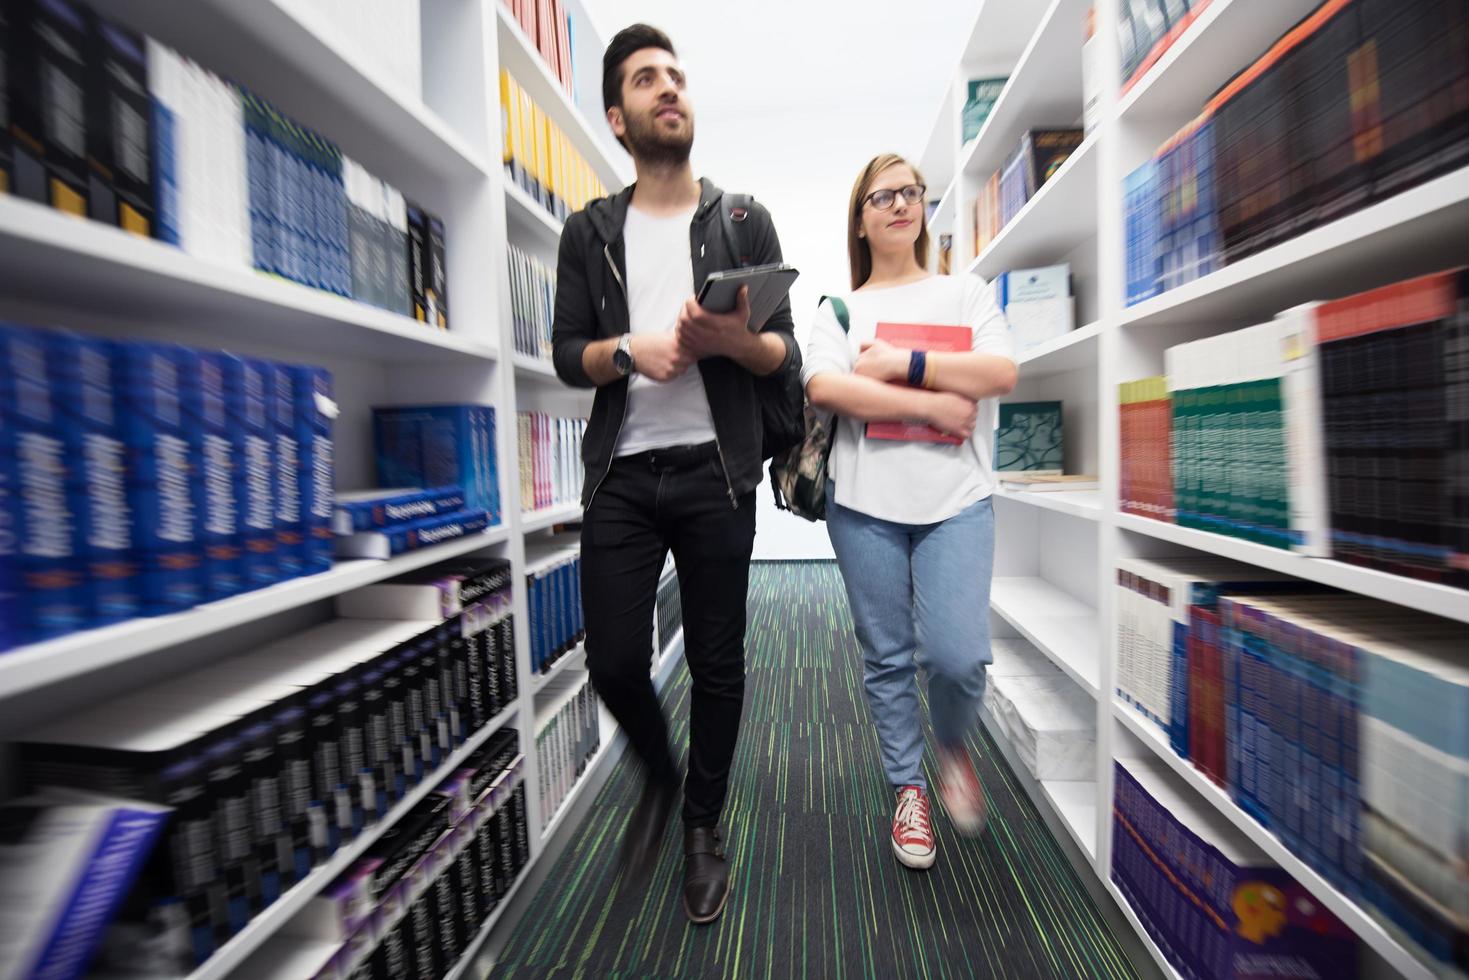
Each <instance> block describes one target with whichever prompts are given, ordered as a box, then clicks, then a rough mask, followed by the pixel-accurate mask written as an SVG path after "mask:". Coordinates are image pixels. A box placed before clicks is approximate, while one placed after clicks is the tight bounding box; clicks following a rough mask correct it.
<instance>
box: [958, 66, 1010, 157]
mask: <svg viewBox="0 0 1469 980" xmlns="http://www.w3.org/2000/svg"><path fill="white" fill-rule="evenodd" d="M1008 81H1009V79H1008V78H1003V77H1002V78H972V79H970V80H969V86H968V89H969V98H968V99H966V100H965V102H964V113H963V128H964V139H963V142H965V143H968V142H969V141H970V140H972V139H974V138H975V137H976V136H978V135H979V131H980V130H981V129H983V128H984V123H985V120H986V119H988V118H989V117H990V111H991V110H993V109H994V107H995V103H996V102H998V101H999V100H1000V93H1001V92H1003V91H1005V83H1006V82H1008Z"/></svg>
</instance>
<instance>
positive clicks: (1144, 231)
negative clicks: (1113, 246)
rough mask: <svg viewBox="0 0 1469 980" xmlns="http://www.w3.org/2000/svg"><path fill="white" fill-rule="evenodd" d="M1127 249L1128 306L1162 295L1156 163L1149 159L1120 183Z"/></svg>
mask: <svg viewBox="0 0 1469 980" xmlns="http://www.w3.org/2000/svg"><path fill="white" fill-rule="evenodd" d="M1122 190H1123V223H1124V225H1125V230H1124V231H1125V239H1126V247H1127V260H1126V269H1127V273H1126V279H1127V305H1128V306H1132V305H1134V304H1135V303H1141V302H1142V301H1143V300H1145V299H1151V298H1152V297H1154V296H1156V295H1158V294H1159V293H1160V292H1162V286H1161V282H1160V276H1161V268H1160V263H1159V255H1158V235H1159V202H1158V161H1157V160H1149V161H1147V162H1146V163H1144V164H1143V165H1142V166H1140V167H1138V168H1137V169H1136V170H1134V171H1133V172H1132V173H1130V174H1128V175H1127V178H1126V179H1125V180H1124V181H1123V183H1122Z"/></svg>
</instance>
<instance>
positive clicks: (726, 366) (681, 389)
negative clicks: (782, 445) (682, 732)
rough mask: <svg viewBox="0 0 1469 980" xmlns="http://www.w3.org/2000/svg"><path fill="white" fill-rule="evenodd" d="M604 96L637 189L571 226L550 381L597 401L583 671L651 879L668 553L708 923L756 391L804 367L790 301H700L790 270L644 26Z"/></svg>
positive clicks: (690, 844) (717, 886)
mask: <svg viewBox="0 0 1469 980" xmlns="http://www.w3.org/2000/svg"><path fill="white" fill-rule="evenodd" d="M602 99H603V102H604V104H605V106H606V112H607V122H608V124H609V125H610V126H611V128H612V132H613V133H614V134H615V135H616V136H617V139H618V141H619V142H620V143H621V144H622V145H623V146H624V147H626V149H627V151H628V152H629V153H630V154H632V158H633V162H634V164H635V165H636V169H637V181H636V182H635V183H634V184H633V186H631V187H629V188H627V189H625V190H623V191H622V192H621V193H619V194H616V195H614V196H612V197H609V198H604V199H601V200H597V201H593V202H592V203H591V204H589V205H588V206H587V208H586V209H585V210H584V211H580V212H578V213H576V214H574V215H572V216H571V218H570V219H568V220H567V222H566V228H565V231H564V232H563V233H562V236H561V246H560V255H559V259H558V267H557V277H558V279H557V289H556V310H555V323H554V327H553V334H552V339H553V347H554V358H555V365H556V373H557V375H558V376H559V377H560V378H561V379H562V380H563V381H564V382H566V383H567V384H570V385H573V386H576V387H583V388H587V387H595V388H596V389H597V392H596V396H595V400H594V402H593V406H592V415H591V419H590V420H589V422H588V425H587V432H586V436H585V441H584V443H583V445H582V459H583V461H584V462H585V464H586V473H587V476H586V483H585V485H584V486H583V488H582V505H583V506H584V507H585V516H584V519H583V524H582V594H583V604H584V612H585V616H586V625H587V642H586V648H587V667H588V670H589V672H590V674H591V677H592V682H593V683H594V684H595V685H596V689H597V693H598V694H599V695H600V697H601V698H602V701H603V702H604V703H605V704H606V705H607V707H608V708H609V709H610V710H611V712H612V714H613V715H614V716H615V717H616V718H617V721H618V723H619V724H620V725H622V727H623V729H624V730H625V731H626V732H627V733H628V737H629V739H630V740H631V743H632V746H633V748H634V750H635V751H636V752H637V754H638V756H639V758H640V759H641V760H642V762H643V764H644V767H645V779H646V782H645V784H644V788H643V795H642V799H641V800H640V801H639V804H638V807H637V810H636V811H635V812H634V813H633V815H632V818H631V820H630V821H629V824H628V828H627V832H626V839H625V841H624V845H623V866H624V870H625V872H627V873H630V874H632V875H642V874H645V873H646V871H647V870H649V869H651V867H652V866H653V864H654V863H655V862H656V860H657V852H658V848H659V845H660V844H661V843H662V839H663V835H664V833H665V831H666V827H667V822H668V817H669V812H670V810H671V809H672V807H673V804H674V803H675V802H676V800H677V798H678V790H679V782H680V779H679V774H678V770H677V768H676V766H675V763H674V761H673V753H672V751H671V748H670V746H669V744H668V727H667V722H666V720H665V719H664V717H663V713H662V711H661V710H660V708H659V705H658V699H657V694H656V692H655V691H654V689H653V684H652V681H651V680H650V678H649V670H650V666H651V655H652V629H653V610H654V602H655V595H656V590H657V584H658V578H659V574H660V572H661V570H662V567H663V563H664V559H665V556H666V555H667V553H668V551H669V550H670V549H671V550H672V552H673V556H674V560H675V562H676V564H677V567H678V578H679V590H680V593H681V596H682V604H683V620H684V650H685V656H686V658H687V661H688V667H689V673H690V675H691V676H692V682H693V683H692V697H691V700H690V707H689V765H688V776H687V779H686V780H685V781H684V784H683V796H684V803H683V822H684V855H685V865H684V908H685V911H686V912H687V913H688V916H689V918H690V919H691V920H692V921H694V922H696V923H707V922H712V921H714V920H715V919H717V918H718V917H719V915H720V913H721V912H723V910H724V905H725V900H726V899H727V897H728V894H729V870H728V867H727V865H726V863H725V860H724V848H723V843H722V838H721V835H720V831H719V829H718V824H719V817H720V813H721V811H722V809H723V806H724V800H725V793H726V787H727V784H728V781H729V769H730V763H731V760H732V759H733V757H734V750H735V743H736V739H737V737H738V734H739V726H740V714H741V709H742V706H743V701H744V689H745V687H744V685H745V662H744V642H745V599H746V588H747V583H748V578H749V566H750V553H751V550H752V548H753V546H754V538H755V488H756V487H757V486H758V485H759V483H760V475H761V462H762V452H761V440H762V423H761V408H760V401H759V395H758V393H757V381H756V379H757V378H765V377H770V376H774V375H780V373H781V372H789V371H797V372H799V370H800V353H799V351H798V349H797V347H796V343H795V339H794V337H793V335H792V322H791V313H790V305H789V303H788V302H786V303H782V304H781V306H780V308H779V309H778V310H777V311H776V312H775V314H774V315H773V316H771V317H770V319H769V320H768V321H767V322H766V323H765V324H764V326H763V328H762V329H761V330H760V332H758V333H754V332H751V331H750V330H749V329H748V320H749V305H748V302H747V300H746V298H745V296H744V295H743V294H742V295H741V297H740V302H739V305H738V307H737V308H736V309H735V310H734V312H732V313H727V314H717V313H711V312H708V311H705V310H704V309H702V308H701V307H700V306H699V304H698V303H697V301H696V300H695V299H694V293H695V290H696V288H697V287H698V286H699V285H701V284H702V283H703V281H704V279H705V277H706V276H707V275H708V274H709V273H711V272H714V271H717V270H721V269H728V268H734V267H737V266H739V265H741V264H756V265H758V264H764V263H767V262H779V261H780V257H781V256H780V244H779V242H778V241H777V239H776V234H775V228H774V225H773V224H772V223H771V221H770V217H769V215H768V214H767V213H766V211H765V210H764V209H763V208H761V207H760V206H759V205H755V204H753V203H750V205H749V206H748V207H746V206H743V205H741V206H739V207H733V206H731V205H730V204H729V202H726V201H725V199H724V193H723V192H722V191H721V190H720V189H719V188H717V187H715V186H714V185H713V184H712V183H711V182H710V181H708V180H707V179H704V180H696V179H695V178H694V176H693V170H692V168H691V167H690V164H689V152H690V149H691V148H692V146H693V141H694V115H693V109H692V106H691V104H690V102H689V98H688V93H687V90H686V85H685V78H684V73H683V69H682V67H681V66H680V64H679V61H678V57H677V55H676V53H675V51H674V49H673V44H672V42H671V41H670V40H669V39H668V37H667V36H666V35H665V34H663V32H661V31H659V30H657V29H655V28H652V27H648V26H646V25H643V24H636V25H633V26H632V27H629V28H627V29H626V30H623V31H621V32H620V33H618V35H617V36H616V37H614V38H613V39H612V42H611V43H610V44H609V45H608V48H607V51H606V54H605V55H604V57H603V60H602ZM737 225H738V231H737V232H736V233H734V234H731V232H730V229H735V228H736V226H737ZM742 243H743V244H742ZM746 248H748V252H749V254H736V252H737V251H743V250H744V249H746ZM782 376H783V375H782Z"/></svg>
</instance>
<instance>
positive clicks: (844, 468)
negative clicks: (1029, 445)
mask: <svg viewBox="0 0 1469 980" xmlns="http://www.w3.org/2000/svg"><path fill="white" fill-rule="evenodd" d="M843 299H844V300H845V301H846V304H847V311H848V313H849V314H850V319H851V325H852V330H851V333H849V334H846V335H845V336H844V335H843V334H842V327H841V324H840V323H839V322H838V321H837V318H836V314H835V313H834V312H833V311H832V309H831V304H830V303H822V304H821V307H820V308H819V309H818V310H817V313H816V320H815V322H814V323H813V324H812V328H811V336H810V339H809V340H808V341H807V344H806V351H805V358H804V361H805V363H804V365H803V367H802V370H801V380H802V382H803V383H809V382H810V381H811V379H812V378H814V377H815V376H816V375H818V374H829V373H830V374H850V373H852V366H853V365H854V364H855V363H856V361H857V355H858V353H860V351H861V348H862V342H863V341H865V340H871V339H872V338H873V337H874V336H876V334H877V324H878V323H926V324H934V325H940V326H950V325H957V326H967V327H969V328H970V330H971V331H972V332H973V338H974V349H975V350H976V351H979V352H981V353H984V354H994V355H997V356H999V357H1007V358H1010V359H1012V360H1013V359H1014V357H1015V353H1014V346H1013V345H1012V343H1011V341H1010V329H1009V327H1008V326H1007V325H1006V323H1005V315H1004V313H1002V312H1001V311H1000V307H999V304H998V303H996V302H995V296H994V289H993V288H992V287H990V286H989V285H987V284H986V283H985V281H984V280H983V279H981V278H979V277H978V276H970V275H962V276H931V277H930V278H928V279H921V280H919V281H918V282H913V283H908V284H907V285H904V286H892V287H888V288H884V289H873V290H863V291H861V292H856V293H851V294H850V295H847V296H844V297H843ZM995 405H996V402H995V399H993V398H987V399H985V400H984V401H982V402H980V403H979V419H978V421H977V422H976V423H975V426H974V435H973V436H972V437H971V438H970V439H969V440H967V441H966V442H964V443H962V444H961V445H958V446H953V445H947V444H944V443H930V442H897V441H892V440H884V439H868V438H867V437H866V436H865V435H864V424H863V423H862V422H858V421H854V420H852V419H846V418H843V419H839V420H838V422H837V429H836V439H835V441H834V443H833V445H832V450H831V461H830V463H829V464H828V468H827V475H828V476H829V477H830V478H831V479H832V480H833V481H834V482H835V483H836V502H837V503H838V504H840V505H841V506H843V507H847V508H850V509H852V510H855V511H859V512H861V513H863V514H867V515H868V516H870V517H876V518H879V519H881V520H885V521H895V522H897V523H900V524H935V523H937V522H939V521H944V520H948V519H949V518H950V517H953V516H954V515H956V514H958V513H959V512H960V511H962V510H964V508H966V507H968V506H970V505H971V504H973V503H975V502H977V501H980V500H983V499H984V498H985V497H988V496H989V495H990V494H991V493H993V492H994V489H995V476H994V455H995V424H996V417H997V415H998V412H997V409H996V407H995Z"/></svg>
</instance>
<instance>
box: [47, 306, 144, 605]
mask: <svg viewBox="0 0 1469 980" xmlns="http://www.w3.org/2000/svg"><path fill="white" fill-rule="evenodd" d="M46 337H47V339H48V340H49V341H50V354H49V356H50V361H51V377H52V381H53V383H54V384H55V386H56V388H55V394H56V409H57V412H58V415H59V419H60V422H61V425H62V427H63V429H64V431H65V434H66V435H65V438H66V447H67V449H66V454H67V477H68V484H69V489H68V494H69V497H70V499H71V507H72V508H73V510H74V513H75V514H76V518H77V525H76V526H77V530H78V538H77V541H78V550H79V552H80V554H81V555H82V556H83V559H84V561H85V563H86V574H87V580H88V592H89V595H90V601H91V613H90V618H91V622H92V624H93V625H100V624H103V623H117V622H121V621H123V620H125V619H132V618H133V617H135V616H137V615H138V614H139V612H140V610H141V599H140V591H141V587H142V583H141V581H140V575H139V567H138V563H137V561H136V559H135V557H134V555H133V515H132V508H131V507H130V506H129V504H128V487H127V447H126V445H124V443H123V439H122V423H121V415H120V412H119V409H118V394H117V385H116V378H115V376H114V369H113V352H114V345H113V344H112V343H111V342H110V341H107V340H99V339H95V338H88V337H82V336H80V335H79V334H74V333H70V332H68V331H47V332H46Z"/></svg>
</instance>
